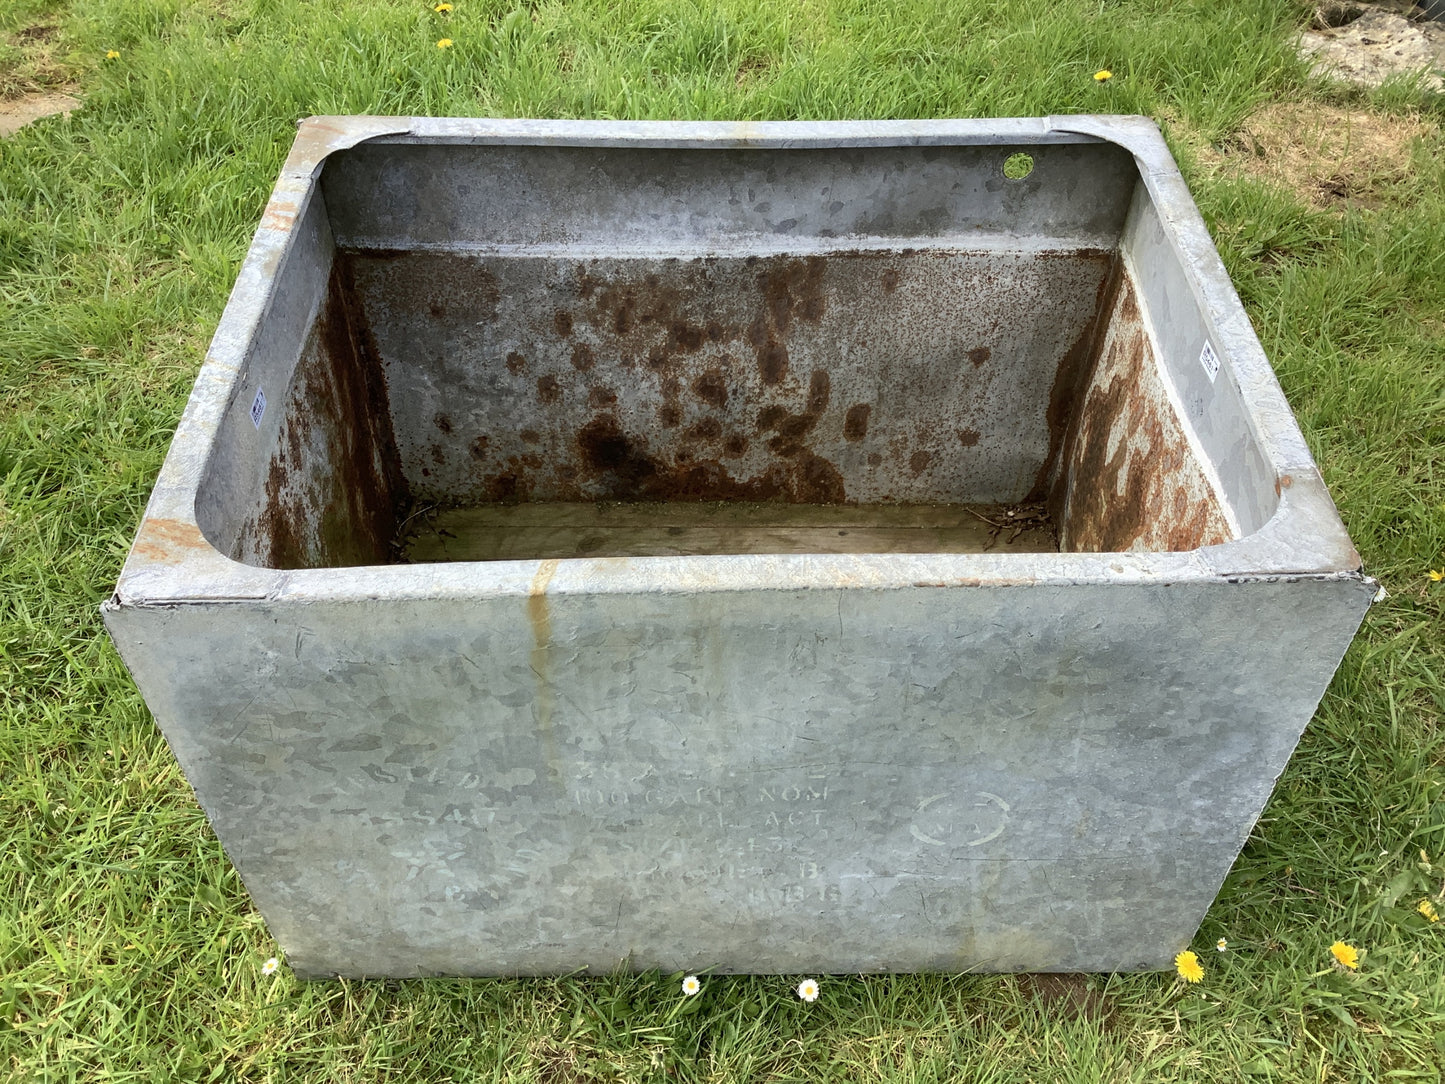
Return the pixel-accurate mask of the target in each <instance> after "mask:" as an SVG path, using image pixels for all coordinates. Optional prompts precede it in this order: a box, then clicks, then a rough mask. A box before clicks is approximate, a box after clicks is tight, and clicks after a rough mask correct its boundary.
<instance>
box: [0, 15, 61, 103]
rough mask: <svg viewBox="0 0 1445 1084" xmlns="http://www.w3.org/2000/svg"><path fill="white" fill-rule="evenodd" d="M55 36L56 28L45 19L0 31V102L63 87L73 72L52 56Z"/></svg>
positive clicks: (56, 46)
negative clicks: (5, 32) (14, 28)
mask: <svg viewBox="0 0 1445 1084" xmlns="http://www.w3.org/2000/svg"><path fill="white" fill-rule="evenodd" d="M59 38H60V30H59V28H58V27H55V26H51V25H49V24H48V23H36V24H35V25H33V26H27V27H22V28H21V29H19V30H16V31H13V32H12V33H10V34H7V35H0V105H5V104H7V103H10V102H12V101H13V100H14V99H18V98H25V97H28V96H32V95H36V94H40V93H44V92H47V91H48V92H56V93H58V92H62V91H64V90H65V89H66V87H67V84H69V83H70V82H71V81H72V79H73V75H72V73H71V72H70V71H69V69H68V68H67V66H66V65H65V64H64V63H63V62H62V61H61V60H59V59H58V58H57V56H56V50H57V48H58V47H59Z"/></svg>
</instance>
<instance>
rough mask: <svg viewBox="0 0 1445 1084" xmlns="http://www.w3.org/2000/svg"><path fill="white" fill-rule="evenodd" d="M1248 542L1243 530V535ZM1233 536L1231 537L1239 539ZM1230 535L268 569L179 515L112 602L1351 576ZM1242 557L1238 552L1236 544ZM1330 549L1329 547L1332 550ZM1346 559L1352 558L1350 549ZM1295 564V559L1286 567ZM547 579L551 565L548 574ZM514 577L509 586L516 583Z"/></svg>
mask: <svg viewBox="0 0 1445 1084" xmlns="http://www.w3.org/2000/svg"><path fill="white" fill-rule="evenodd" d="M1242 544H1243V546H1244V547H1246V548H1247V549H1253V547H1250V546H1249V545H1248V540H1242ZM1240 546H1241V543H1234V544H1233V547H1240ZM1230 548H1231V546H1230V545H1228V544H1227V545H1226V546H1222V547H1204V548H1203V549H1196V550H1180V551H1162V552H1154V553H1128V552H1119V553H1112V552H1101V553H999V554H952V553H938V554H826V553H825V554H753V555H733V554H716V555H692V556H655V557H613V558H607V557H587V558H582V557H577V558H555V559H549V558H528V559H518V560H508V561H457V562H446V563H424V564H415V565H406V564H393V565H360V566H354V567H328V568H303V569H277V568H267V567H264V566H257V565H249V564H245V563H243V562H239V561H236V560H234V559H232V558H230V557H228V556H226V555H225V554H223V553H222V552H221V551H219V550H217V549H216V548H215V547H214V546H213V545H212V544H211V543H210V541H209V540H208V539H207V538H206V537H205V535H204V534H203V532H201V530H200V528H199V526H198V525H197V524H196V523H195V522H194V521H193V520H192V519H191V518H190V517H181V518H176V519H167V518H163V517H155V516H147V517H146V518H144V519H143V520H142V522H141V526H140V530H139V532H138V533H137V537H136V541H135V544H134V546H133V548H132V551H131V553H130V554H129V556H128V558H127V561H126V564H125V567H124V568H123V570H122V572H121V575H120V577H119V582H118V583H117V584H116V589H115V593H114V595H113V602H114V604H117V605H120V606H133V605H139V606H146V605H159V606H164V605H172V604H184V603H233V602H234V603H244V602H257V601H261V600H266V599H273V600H274V599H281V598H284V599H290V600H293V601H296V602H332V601H334V602H343V601H365V600H368V599H373V600H374V599H376V598H379V597H402V598H438V597H440V598H467V597H479V598H480V597H494V596H497V595H512V594H517V593H519V591H520V593H523V594H525V593H527V590H526V589H525V588H526V584H527V583H528V582H530V580H531V579H532V578H533V577H534V576H535V574H536V573H537V572H538V570H540V569H543V568H546V567H550V568H551V569H552V570H553V571H562V570H569V574H568V575H566V576H564V577H563V581H564V582H556V583H554V586H553V588H552V589H553V590H558V591H560V592H562V593H568V592H569V591H570V592H577V593H590V592H597V593H624V594H632V593H664V594H666V593H678V592H679V591H684V590H685V591H687V592H692V593H712V592H730V591H759V590H767V591H804V590H818V589H822V590H884V591H887V590H900V589H910V588H961V587H982V588H1004V587H1060V586H1085V585H1113V586H1120V587H1123V586H1136V587H1137V586H1167V585H1186V584H1191V583H1192V584H1202V583H1220V582H1225V581H1239V580H1279V579H1288V580H1297V579H1298V580H1304V579H1313V580H1321V579H1356V580H1362V581H1364V582H1373V581H1370V580H1369V579H1368V577H1365V576H1363V575H1362V573H1361V572H1360V571H1359V567H1358V565H1357V564H1356V565H1353V566H1352V567H1351V566H1350V565H1349V556H1353V554H1351V555H1349V556H1346V557H1345V562H1346V563H1345V564H1344V565H1341V564H1340V563H1337V562H1336V561H1333V560H1324V561H1318V556H1319V555H1318V554H1316V555H1314V556H1315V558H1316V560H1317V561H1318V563H1312V562H1310V561H1309V560H1304V561H1298V562H1287V563H1285V564H1277V565H1273V566H1271V565H1268V564H1266V565H1262V566H1261V567H1258V568H1247V567H1240V565H1239V564H1237V563H1236V562H1235V561H1231V560H1229V559H1228V558H1225V559H1224V560H1219V559H1217V558H1216V559H1214V560H1211V559H1210V558H1211V551H1220V552H1219V554H1218V557H1224V556H1225V552H1226V551H1227V550H1229V549H1230ZM1241 556H1242V555H1241ZM1331 556H1337V555H1331ZM1356 560H1357V558H1356ZM1296 565H1297V566H1298V567H1296ZM549 578H550V574H549ZM519 585H520V586H519Z"/></svg>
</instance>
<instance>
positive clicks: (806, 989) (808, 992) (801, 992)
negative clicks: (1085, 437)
mask: <svg viewBox="0 0 1445 1084" xmlns="http://www.w3.org/2000/svg"><path fill="white" fill-rule="evenodd" d="M798 996H799V997H800V998H802V999H803V1000H804V1001H817V1000H818V980H817V979H804V980H803V981H802V982H800V983H798Z"/></svg>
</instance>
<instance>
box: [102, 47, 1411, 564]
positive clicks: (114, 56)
mask: <svg viewBox="0 0 1445 1084" xmlns="http://www.w3.org/2000/svg"><path fill="white" fill-rule="evenodd" d="M105 59H106V60H119V59H120V53H119V52H117V51H116V50H115V49H107V50H106V51H105ZM1437 578H1438V577H1437Z"/></svg>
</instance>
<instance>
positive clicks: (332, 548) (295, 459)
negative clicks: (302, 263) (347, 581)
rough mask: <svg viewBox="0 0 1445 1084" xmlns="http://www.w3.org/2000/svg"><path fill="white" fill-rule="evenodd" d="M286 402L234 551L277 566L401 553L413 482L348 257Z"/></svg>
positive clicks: (334, 277)
mask: <svg viewBox="0 0 1445 1084" xmlns="http://www.w3.org/2000/svg"><path fill="white" fill-rule="evenodd" d="M283 407H284V416H283V419H282V422H281V426H280V430H279V434H278V438H277V441H276V447H275V448H274V450H273V451H272V453H271V459H270V464H269V467H268V469H267V473H266V479H265V485H264V488H263V492H262V493H261V494H260V495H259V496H258V499H257V501H256V502H255V503H254V504H253V506H252V508H251V510H250V511H249V513H248V514H247V515H246V517H245V519H244V520H243V522H242V524H241V529H240V532H239V534H238V536H237V538H236V542H235V545H234V548H233V551H232V553H231V556H232V558H233V559H235V560H237V561H244V562H247V563H250V564H260V565H265V566H268V567H271V568H319V567H345V566H353V565H366V564H384V563H387V562H389V561H391V560H393V559H394V557H395V554H394V552H393V551H394V541H395V534H396V526H397V518H398V508H399V507H400V506H401V505H402V504H403V503H404V501H405V499H406V486H405V481H404V480H403V478H402V477H401V473H400V470H399V469H398V459H397V451H396V441H395V438H394V436H393V432H392V424H391V413H390V409H389V404H388V402H387V394H386V385H385V379H384V376H383V374H382V371H381V366H380V365H379V363H378V360H377V355H376V350H375V346H374V344H373V343H372V342H371V341H370V336H369V334H368V332H367V330H366V328H365V325H364V323H363V321H362V320H361V316H360V307H359V306H358V304H357V302H356V297H355V292H354V289H353V287H352V283H351V277H350V269H349V267H348V266H347V263H346V261H344V260H336V261H334V263H333V265H332V269H331V275H330V280H329V282H328V288H327V294H326V299H325V301H324V303H323V305H322V308H321V312H320V313H319V314H318V316H317V319H316V323H315V325H314V326H313V327H312V329H311V332H310V334H309V336H308V337H307V340H306V345H305V347H304V348H303V350H302V353H301V358H300V360H299V361H298V362H297V365H296V370H295V375H294V376H293V377H292V381H291V387H290V389H289V390H288V391H287V393H286V398H285V401H284V404H283Z"/></svg>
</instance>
